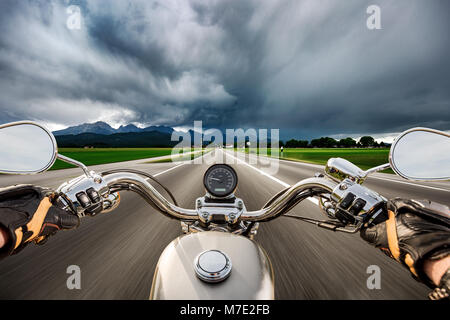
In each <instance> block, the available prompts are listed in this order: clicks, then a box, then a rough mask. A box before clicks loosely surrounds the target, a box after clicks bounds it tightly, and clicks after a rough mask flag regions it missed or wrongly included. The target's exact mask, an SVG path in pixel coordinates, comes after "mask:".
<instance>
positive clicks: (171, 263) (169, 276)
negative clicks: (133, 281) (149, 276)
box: [150, 231, 274, 300]
mask: <svg viewBox="0 0 450 320" xmlns="http://www.w3.org/2000/svg"><path fill="white" fill-rule="evenodd" d="M208 250H219V251H221V252H223V253H225V254H226V255H227V256H228V257H229V259H230V260H231V264H230V265H231V272H230V273H229V276H228V277H227V278H226V279H225V280H223V281H221V282H218V283H207V282H205V281H203V280H200V279H199V277H198V276H197V273H196V271H195V263H196V259H197V257H198V256H199V255H201V254H202V253H204V252H205V251H208ZM150 299H151V300H190V299H193V300H197V299H199V300H213V299H214V300H232V299H233V300H244V299H245V300H247V299H248V300H259V299H266V300H268V299H274V284H273V269H272V265H271V263H270V260H269V258H268V256H267V254H266V253H265V251H264V250H263V249H262V248H261V247H260V246H259V245H258V244H257V243H256V242H255V241H253V240H250V239H248V238H246V237H243V236H238V235H233V234H230V233H226V232H218V231H205V232H199V233H190V234H186V235H182V236H180V237H178V238H176V239H175V240H173V241H172V242H171V243H170V244H169V245H168V246H167V247H166V248H165V249H164V251H163V253H162V255H161V257H160V258H159V261H158V265H157V267H156V271H155V275H154V277H153V284H152V289H151V292H150Z"/></svg>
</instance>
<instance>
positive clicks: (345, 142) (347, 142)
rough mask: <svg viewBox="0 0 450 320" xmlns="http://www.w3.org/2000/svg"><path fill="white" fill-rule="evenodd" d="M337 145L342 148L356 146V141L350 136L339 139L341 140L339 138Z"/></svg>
mask: <svg viewBox="0 0 450 320" xmlns="http://www.w3.org/2000/svg"><path fill="white" fill-rule="evenodd" d="M339 146H341V147H344V148H352V147H356V141H355V140H354V139H353V138H350V137H348V138H345V139H341V140H339Z"/></svg>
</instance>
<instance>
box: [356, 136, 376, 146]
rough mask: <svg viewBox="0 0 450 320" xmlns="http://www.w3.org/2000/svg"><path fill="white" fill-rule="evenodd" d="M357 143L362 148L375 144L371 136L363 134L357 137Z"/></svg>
mask: <svg viewBox="0 0 450 320" xmlns="http://www.w3.org/2000/svg"><path fill="white" fill-rule="evenodd" d="M359 143H360V144H361V146H362V147H364V148H367V147H372V146H374V145H375V139H374V138H372V137H371V136H364V137H361V139H359Z"/></svg>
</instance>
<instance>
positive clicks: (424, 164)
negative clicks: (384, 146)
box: [389, 128, 450, 181]
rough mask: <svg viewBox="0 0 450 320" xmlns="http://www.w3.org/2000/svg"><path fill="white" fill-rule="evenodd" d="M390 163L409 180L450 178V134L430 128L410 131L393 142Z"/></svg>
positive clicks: (399, 173)
mask: <svg viewBox="0 0 450 320" xmlns="http://www.w3.org/2000/svg"><path fill="white" fill-rule="evenodd" d="M389 162H390V164H391V167H392V169H393V170H394V171H395V172H396V173H397V174H398V175H400V176H401V177H403V178H406V179H409V180H428V181H432V180H450V135H449V134H448V133H445V132H442V131H438V130H433V129H427V128H413V129H410V130H407V131H405V132H403V133H402V134H401V135H399V136H398V137H397V138H396V140H395V141H394V143H393V144H392V147H391V150H390V153H389Z"/></svg>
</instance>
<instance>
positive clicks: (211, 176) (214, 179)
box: [203, 164, 237, 197]
mask: <svg viewBox="0 0 450 320" xmlns="http://www.w3.org/2000/svg"><path fill="white" fill-rule="evenodd" d="M203 184H204V185H205V188H206V190H207V191H208V193H209V194H210V195H212V196H214V197H227V196H229V195H230V194H232V193H233V192H234V190H235V189H236V186H237V174H236V171H234V169H233V168H232V167H230V166H229V165H227V164H215V165H213V166H211V167H209V168H208V170H206V173H205V176H204V177H203Z"/></svg>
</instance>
